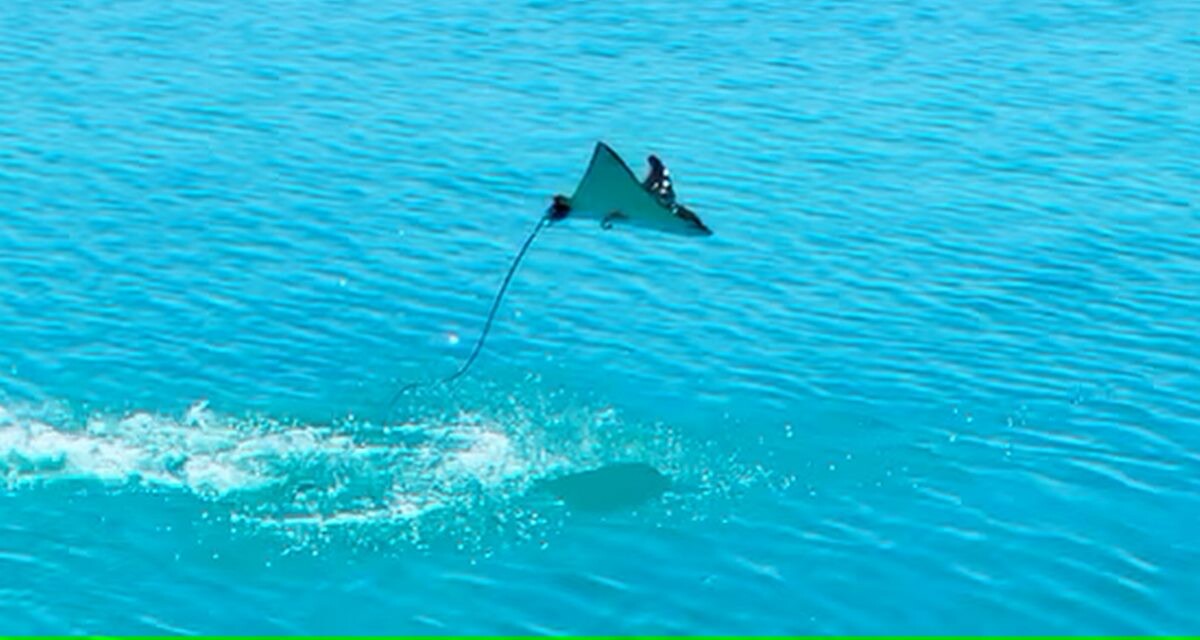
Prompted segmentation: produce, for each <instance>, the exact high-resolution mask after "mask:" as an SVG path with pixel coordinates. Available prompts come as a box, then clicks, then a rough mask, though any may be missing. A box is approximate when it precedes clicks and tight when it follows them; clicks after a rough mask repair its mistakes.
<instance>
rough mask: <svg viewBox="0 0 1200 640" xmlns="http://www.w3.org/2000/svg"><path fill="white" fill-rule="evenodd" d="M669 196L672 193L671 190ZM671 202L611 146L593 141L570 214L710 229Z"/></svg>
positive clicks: (687, 231)
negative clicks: (683, 214)
mask: <svg viewBox="0 0 1200 640" xmlns="http://www.w3.org/2000/svg"><path fill="white" fill-rule="evenodd" d="M671 195H672V196H673V195H674V193H672V194H671ZM678 209H679V207H677V206H676V205H675V204H674V203H673V202H664V200H662V199H660V198H659V197H658V196H656V195H655V194H654V193H651V192H650V191H649V190H648V189H647V187H646V185H644V184H642V182H641V181H639V180H638V179H637V177H636V176H634V175H633V171H630V170H629V166H628V165H626V164H625V161H624V160H621V158H620V156H618V155H617V154H616V152H615V151H613V150H612V148H611V147H609V146H608V145H606V144H604V143H603V142H598V143H596V150H595V152H593V153H592V161H591V163H590V164H588V168H587V172H586V173H584V174H583V179H582V180H580V181H579V186H578V187H576V188H575V195H573V196H571V216H572V217H579V218H593V219H597V220H602V221H605V222H606V223H612V224H625V225H631V226H635V227H643V228H647V229H655V230H658V231H665V232H668V233H677V234H682V235H709V234H711V233H712V232H711V231H709V230H708V228H707V227H705V226H704V224H703V223H701V222H700V219H699V218H697V217H696V216H695V214H692V213H691V212H690V211H688V214H690V215H686V216H681V215H679V214H678Z"/></svg>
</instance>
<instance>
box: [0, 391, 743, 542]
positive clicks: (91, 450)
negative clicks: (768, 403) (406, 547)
mask: <svg viewBox="0 0 1200 640" xmlns="http://www.w3.org/2000/svg"><path fill="white" fill-rule="evenodd" d="M66 415H67V414H66V413H65V412H56V411H53V410H47V409H46V408H44V407H41V408H37V407H20V406H12V405H8V406H6V405H3V404H0V482H3V483H4V484H5V485H6V486H7V488H8V489H9V491H10V492H21V491H28V490H32V489H36V488H37V487H41V486H46V485H50V484H55V483H64V482H76V483H88V484H94V485H101V486H103V487H106V488H108V489H109V490H111V491H117V492H119V491H130V490H132V491H152V492H153V491H158V492H173V493H179V492H183V493H186V494H190V495H193V496H195V497H196V498H198V499H200V500H202V501H209V502H219V503H221V504H222V505H224V506H227V507H228V508H229V511H230V514H231V519H232V520H235V521H237V522H239V523H243V524H249V525H252V526H253V527H254V528H256V529H263V530H270V531H283V532H286V533H288V534H290V535H293V536H295V535H307V534H303V532H304V531H310V532H311V531H313V530H320V531H328V530H330V529H336V528H339V527H355V528H356V529H355V534H356V535H359V534H361V533H362V528H363V527H367V528H380V527H382V529H380V530H379V533H380V536H384V537H389V538H391V537H394V536H395V535H396V532H395V531H393V530H392V529H395V528H397V526H399V527H400V528H402V529H403V531H404V533H403V535H411V536H413V537H422V536H423V537H426V538H427V537H428V536H429V535H430V534H432V533H436V532H439V531H441V532H445V531H447V530H449V529H455V528H464V527H465V528H469V529H479V528H480V526H481V523H484V522H498V521H504V522H506V523H507V526H508V527H509V528H513V527H516V528H520V527H522V526H526V525H528V526H534V525H536V524H537V520H538V515H537V514H536V512H535V511H534V510H531V509H529V499H528V496H529V495H530V489H531V487H533V486H535V485H536V484H537V483H538V482H540V481H544V480H546V479H547V478H554V477H557V476H561V475H563V474H567V473H573V472H580V471H585V470H588V469H592V468H596V467H598V466H601V465H605V464H611V463H615V462H621V463H625V462H640V463H644V464H647V465H650V466H652V467H654V468H655V469H658V470H660V471H662V472H663V473H664V474H666V475H668V476H670V477H672V478H678V479H680V480H681V481H683V482H685V483H686V484H688V485H703V484H704V483H705V482H707V483H708V486H707V488H706V492H707V493H709V494H713V493H721V492H727V491H728V490H729V487H728V486H723V485H721V483H720V482H719V481H713V478H714V476H713V474H712V472H711V470H712V469H713V468H719V467H721V466H722V463H721V462H720V461H719V460H713V458H712V456H711V455H710V453H709V452H707V451H706V450H704V448H703V447H696V446H693V447H689V446H688V445H686V444H685V443H684V442H683V441H682V440H681V439H680V438H679V437H678V436H677V435H676V434H675V433H674V432H673V431H671V430H670V429H667V428H665V427H653V428H650V427H646V426H644V425H627V424H626V423H625V422H624V421H623V420H622V419H621V418H620V417H619V416H618V414H617V412H616V411H614V410H613V409H611V408H603V407H602V408H589V407H582V408H571V409H565V410H557V411H551V410H547V409H545V408H541V409H530V408H528V407H519V408H517V409H515V410H513V411H511V412H502V411H501V412H491V413H487V412H461V413H456V414H454V415H453V416H448V417H447V416H439V417H435V418H430V419H425V420H410V421H408V422H405V423H402V424H391V425H386V426H380V425H373V424H370V423H356V422H345V423H341V424H336V425H308V424H297V423H283V422H279V421H274V420H270V419H266V418H256V417H233V416H226V415H221V414H219V413H216V412H214V411H212V410H211V409H209V408H208V407H207V406H206V404H204V403H197V404H195V405H193V406H192V407H191V408H190V409H188V410H187V411H186V412H185V413H183V415H181V416H171V415H162V414H155V413H149V412H134V413H128V414H123V415H107V414H102V413H97V414H93V415H91V416H88V417H87V418H86V419H85V420H84V421H82V422H79V421H75V420H72V419H70V418H67V417H66ZM714 462H716V464H714ZM723 466H724V467H725V468H726V470H727V471H728V473H727V474H725V475H724V477H726V478H732V479H736V480H734V482H737V483H743V484H744V483H748V482H752V480H749V479H750V478H753V477H755V474H754V473H753V472H750V473H748V472H747V470H746V469H741V468H735V467H736V464H735V463H733V462H732V461H726V462H724V463H723ZM705 478H707V480H706V479H705ZM543 506H545V505H543ZM514 514H516V515H514ZM530 514H532V516H530ZM521 518H531V519H527V521H526V522H525V523H524V524H522V523H521V522H519V520H520V519H521ZM464 523H465V524H464ZM298 532H299V533H298ZM454 533H455V535H458V534H460V533H461V531H454Z"/></svg>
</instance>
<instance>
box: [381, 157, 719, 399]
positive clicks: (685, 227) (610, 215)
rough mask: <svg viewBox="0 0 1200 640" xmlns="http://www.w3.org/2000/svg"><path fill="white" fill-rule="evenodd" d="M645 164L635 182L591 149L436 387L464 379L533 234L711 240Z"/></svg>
mask: <svg viewBox="0 0 1200 640" xmlns="http://www.w3.org/2000/svg"><path fill="white" fill-rule="evenodd" d="M646 162H647V164H649V171H648V172H647V174H646V177H645V178H644V179H642V180H638V178H637V176H635V175H634V173H633V171H632V170H630V168H629V165H627V164H625V161H624V160H622V159H621V157H620V156H618V155H617V152H615V151H613V149H612V147H610V146H608V145H607V144H605V143H603V142H597V143H596V149H595V151H593V152H592V160H591V162H590V163H588V168H587V171H585V172H584V174H583V178H581V179H580V180H579V185H578V186H576V187H575V193H573V194H572V195H571V196H570V197H567V196H564V195H556V196H554V198H553V200H552V201H551V203H550V206H549V208H547V209H546V212H545V213H544V214H543V215H542V217H541V219H540V220H538V223H537V226H535V227H534V228H533V231H532V232H530V234H529V237H527V238H526V239H525V243H524V244H523V245H521V249H520V250H519V251H517V255H516V257H515V258H513V261H512V265H511V266H510V267H509V268H508V273H507V274H506V275H505V276H504V281H503V282H501V284H500V288H499V289H498V290H497V291H496V295H495V297H494V298H493V299H492V307H491V309H490V310H489V311H488V315H487V320H486V321H485V322H484V324H483V331H481V332H480V334H479V339H478V340H476V342H475V347H474V348H473V349H472V350H471V354H470V355H469V356H467V359H466V360H465V361H463V364H462V366H460V367H459V368H458V369H457V370H456V371H455V372H454V373H452V374H450V375H449V376H446V377H445V378H442V379H441V380H440V382H441V383H443V384H445V383H449V382H453V381H454V380H456V379H458V378H459V377H461V376H462V375H464V374H465V373H466V372H467V370H468V369H470V368H471V365H472V364H474V363H475V359H476V358H478V357H479V352H480V351H482V350H483V343H484V341H486V340H487V336H488V333H489V332H490V331H491V329H492V322H493V321H494V320H495V319H496V312H497V311H498V310H499V309H500V303H501V301H502V300H503V299H504V293H505V291H507V290H508V285H509V283H510V282H512V278H513V275H514V274H515V273H516V272H517V267H519V266H520V265H521V260H522V259H523V258H524V257H525V253H526V252H528V251H529V247H530V246H531V245H533V241H534V240H535V239H537V237H538V234H539V233H541V232H542V230H543V229H545V228H546V227H547V226H549V225H552V224H556V223H558V222H562V221H563V220H567V219H571V218H577V219H584V220H598V221H599V222H600V226H601V227H602V228H603V229H606V230H608V229H612V228H614V227H616V226H618V225H619V226H629V227H635V228H641V229H649V230H653V231H659V232H663V233H670V234H674V235H680V236H710V235H712V231H711V230H709V228H708V227H707V226H705V225H704V223H703V222H701V221H700V217H699V216H697V215H696V214H695V213H693V212H692V210H691V209H688V208H687V207H685V206H683V205H682V204H680V203H678V202H677V201H676V199H675V187H674V184H673V180H672V178H671V172H670V171H669V170H668V169H667V167H666V165H665V164H663V162H662V160H660V159H659V158H658V156H655V155H653V154H651V155H650V156H649V157H647V158H646ZM436 382H439V381H435V383H436ZM424 384H427V383H424V382H414V383H412V384H409V385H406V386H405V387H403V388H401V389H400V390H399V391H397V392H396V395H395V396H393V398H392V405H393V406H394V405H395V403H396V401H397V400H399V398H400V396H401V395H403V394H404V393H405V392H406V391H408V390H410V389H414V388H416V387H419V386H422V385H424Z"/></svg>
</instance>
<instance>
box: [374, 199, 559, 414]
mask: <svg viewBox="0 0 1200 640" xmlns="http://www.w3.org/2000/svg"><path fill="white" fill-rule="evenodd" d="M559 219H561V218H560V217H556V216H555V214H554V211H553V209H552V210H551V211H548V212H547V213H546V215H544V216H542V218H541V219H540V220H538V223H537V226H535V227H534V228H533V231H531V232H530V233H529V237H527V238H525V244H523V245H521V250H520V251H518V252H517V256H516V257H515V258H513V261H512V265H511V266H509V268H508V273H507V274H506V275H505V276H504V282H502V283H500V288H499V289H497V290H496V296H495V297H494V298H493V299H492V308H491V310H489V311H488V315H487V320H486V321H485V322H484V323H483V331H482V332H480V334H479V339H478V340H476V341H475V348H474V349H472V350H471V355H469V356H467V359H466V360H465V361H464V362H463V363H462V366H460V367H459V368H458V370H457V371H455V372H454V373H452V374H450V375H449V376H446V377H445V378H442V379H440V380H434V381H420V382H412V383H409V384H406V385H404V386H403V387H400V389H399V390H397V391H396V393H395V394H394V395H392V399H391V402H389V403H388V417H389V418H390V417H391V415H392V411H393V410H395V407H396V403H397V402H399V401H400V398H401V397H403V396H404V394H406V393H408V392H409V391H412V390H413V389H417V388H420V387H425V386H432V385H435V384H449V383H451V382H454V381H455V380H457V379H458V378H460V377H462V376H463V375H464V374H466V373H467V370H469V369H470V368H471V365H472V364H475V359H476V358H478V357H479V352H480V351H482V350H483V343H484V342H485V341H486V340H487V337H488V333H490V332H491V330H492V323H493V322H494V321H495V320H496V312H497V311H499V310H500V302H501V301H502V300H503V299H504V293H505V292H506V291H508V285H509V283H511V282H512V279H513V275H514V274H516V272H517V267H519V266H521V261H522V260H523V259H524V258H525V254H526V253H527V252H528V251H529V247H531V246H532V245H533V241H534V240H536V239H537V237H538V234H540V233H541V232H542V229H545V228H546V227H547V226H548V225H549V224H550V223H552V222H555V221H557V220H559Z"/></svg>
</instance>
